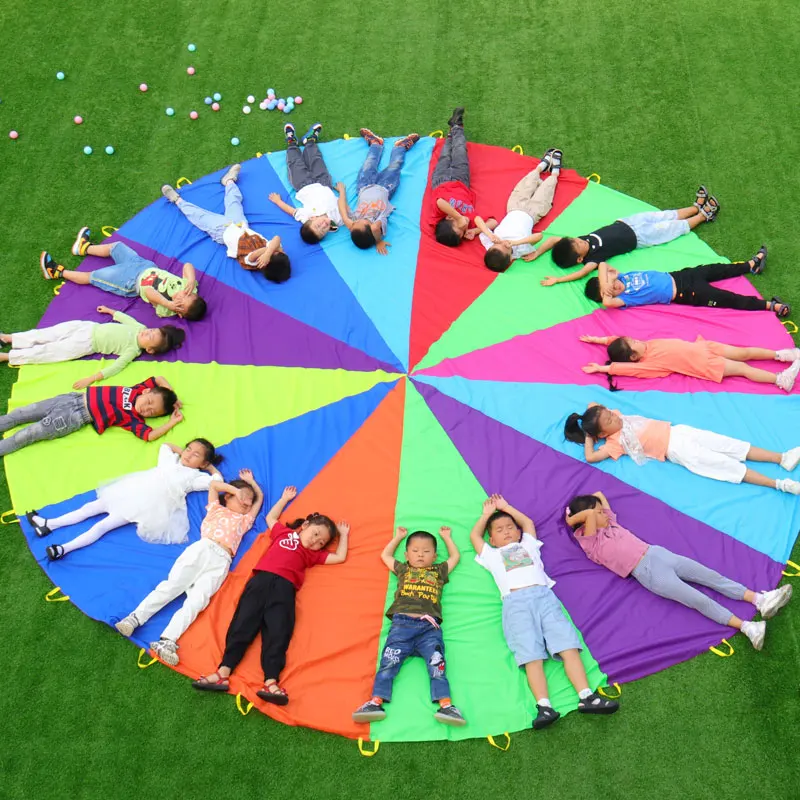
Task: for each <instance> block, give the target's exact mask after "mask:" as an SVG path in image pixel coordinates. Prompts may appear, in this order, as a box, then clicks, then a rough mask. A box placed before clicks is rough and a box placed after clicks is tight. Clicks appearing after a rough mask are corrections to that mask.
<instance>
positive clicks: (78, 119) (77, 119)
mask: <svg viewBox="0 0 800 800" xmlns="http://www.w3.org/2000/svg"><path fill="white" fill-rule="evenodd" d="M72 121H73V122H74V123H75V124H76V125H80V124H81V123H82V122H83V117H82V116H81V115H80V114H78V116H76V117H73V118H72Z"/></svg>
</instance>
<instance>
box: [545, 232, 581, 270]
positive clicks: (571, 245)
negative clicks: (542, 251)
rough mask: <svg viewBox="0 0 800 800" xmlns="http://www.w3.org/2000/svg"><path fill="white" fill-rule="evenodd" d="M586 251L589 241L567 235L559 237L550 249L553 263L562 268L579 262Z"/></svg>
mask: <svg viewBox="0 0 800 800" xmlns="http://www.w3.org/2000/svg"><path fill="white" fill-rule="evenodd" d="M588 252H589V243H588V242H587V241H586V240H585V239H573V238H570V237H569V236H564V237H562V238H561V239H559V240H558V241H557V242H556V243H555V244H554V245H553V249H552V251H551V253H552V255H553V263H554V264H555V265H556V266H557V267H561V268H562V269H566V268H567V267H574V266H575V265H576V264H580V263H581V262H582V261H583V259H584V258H585V257H586V254H587V253H588Z"/></svg>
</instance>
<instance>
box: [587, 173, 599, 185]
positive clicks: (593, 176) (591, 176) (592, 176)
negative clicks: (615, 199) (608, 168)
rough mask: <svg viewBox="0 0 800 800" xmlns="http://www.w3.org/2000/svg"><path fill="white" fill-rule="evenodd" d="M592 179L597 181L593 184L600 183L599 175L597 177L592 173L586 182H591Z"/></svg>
mask: <svg viewBox="0 0 800 800" xmlns="http://www.w3.org/2000/svg"><path fill="white" fill-rule="evenodd" d="M592 178H597V180H596V181H595V183H600V176H599V175H598V174H597V173H596V172H593V173H592V174H591V175H590V176H589V178H588V180H591V179H592Z"/></svg>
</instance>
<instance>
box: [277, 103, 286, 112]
mask: <svg viewBox="0 0 800 800" xmlns="http://www.w3.org/2000/svg"><path fill="white" fill-rule="evenodd" d="M284 108H286V104H285V103H278V111H283V109H284Z"/></svg>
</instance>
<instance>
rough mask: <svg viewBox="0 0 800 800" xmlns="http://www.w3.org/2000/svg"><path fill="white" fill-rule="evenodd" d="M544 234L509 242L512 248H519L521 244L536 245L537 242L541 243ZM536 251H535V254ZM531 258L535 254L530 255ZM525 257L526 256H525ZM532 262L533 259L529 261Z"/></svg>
mask: <svg viewBox="0 0 800 800" xmlns="http://www.w3.org/2000/svg"><path fill="white" fill-rule="evenodd" d="M543 235H544V234H541V233H532V234H531V235H530V236H525V237H523V238H522V239H515V240H514V241H511V242H509V244H510V245H511V246H512V247H517V245H520V244H536V242H539V241H541V239H542V236H543ZM535 252H536V251H535V250H534V253H535ZM528 255H529V256H532V255H533V253H528ZM523 257H524V256H523ZM529 260H532V259H529Z"/></svg>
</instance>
